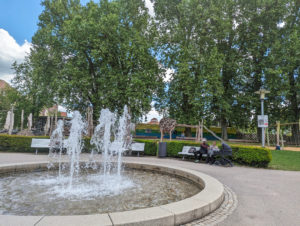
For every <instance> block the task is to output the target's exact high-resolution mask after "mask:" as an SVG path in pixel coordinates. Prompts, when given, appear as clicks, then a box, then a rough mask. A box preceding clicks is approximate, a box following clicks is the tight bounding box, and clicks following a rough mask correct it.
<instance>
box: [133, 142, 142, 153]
mask: <svg viewBox="0 0 300 226" xmlns="http://www.w3.org/2000/svg"><path fill="white" fill-rule="evenodd" d="M144 149H145V143H132V144H131V150H132V151H144Z"/></svg>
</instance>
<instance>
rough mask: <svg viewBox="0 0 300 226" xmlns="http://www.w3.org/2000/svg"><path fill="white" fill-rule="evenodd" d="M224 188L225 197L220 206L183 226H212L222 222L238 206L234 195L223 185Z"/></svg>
mask: <svg viewBox="0 0 300 226" xmlns="http://www.w3.org/2000/svg"><path fill="white" fill-rule="evenodd" d="M224 187H225V189H224V194H225V196H224V201H223V203H222V205H221V206H220V207H219V208H218V209H217V210H215V211H214V212H212V213H210V214H208V215H207V216H205V217H203V218H201V219H199V220H195V221H193V222H191V223H188V224H186V225H185V226H214V225H219V223H221V222H222V221H224V220H225V219H226V218H227V217H228V216H229V215H230V214H231V213H232V212H233V211H234V210H235V209H236V207H237V205H238V200H237V197H236V194H235V193H234V192H233V191H232V190H231V189H230V188H229V187H227V186H225V185H224Z"/></svg>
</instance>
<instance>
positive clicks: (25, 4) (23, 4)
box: [0, 0, 42, 45]
mask: <svg viewBox="0 0 300 226" xmlns="http://www.w3.org/2000/svg"><path fill="white" fill-rule="evenodd" d="M40 2H41V1H40V0H0V28H2V29H4V30H6V31H8V33H9V34H10V35H11V36H12V37H14V39H15V40H16V41H17V43H18V44H19V45H22V44H23V43H24V41H25V40H27V41H28V42H31V37H32V36H33V34H34V32H35V31H36V30H37V23H38V16H39V14H40V13H41V12H42V6H41V5H40Z"/></svg>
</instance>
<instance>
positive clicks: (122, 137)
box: [43, 106, 133, 197]
mask: <svg viewBox="0 0 300 226" xmlns="http://www.w3.org/2000/svg"><path fill="white" fill-rule="evenodd" d="M130 119H131V118H130V115H129V113H128V109H127V106H125V107H124V111H123V114H122V115H121V116H118V115H117V114H116V113H114V112H111V111H109V109H103V110H101V112H100V117H99V123H98V125H97V126H96V127H95V130H94V135H93V136H92V138H91V144H92V145H93V146H94V147H95V149H94V150H91V155H90V163H88V164H86V167H85V168H86V169H84V170H83V171H86V170H88V169H90V168H92V169H93V170H97V169H98V166H99V163H101V164H100V166H101V168H100V172H99V171H98V173H97V174H95V175H94V176H88V177H87V178H89V179H90V182H91V183H92V182H93V183H94V182H95V183H96V185H95V186H92V184H90V183H84V184H82V183H81V182H80V181H81V180H82V178H81V176H80V173H81V174H82V172H80V154H81V151H82V148H83V134H84V133H85V129H86V124H85V123H84V121H83V119H82V116H81V115H80V113H79V112H78V111H75V112H74V114H73V118H72V120H71V128H70V135H69V138H68V139H67V140H66V141H65V142H64V140H63V122H62V121H59V123H58V126H57V128H56V130H55V131H54V132H53V134H52V136H51V142H52V143H53V144H59V145H60V146H59V148H58V149H59V150H60V151H59V160H58V161H59V178H58V179H59V180H58V181H55V180H54V181H53V183H56V182H59V184H58V185H57V187H53V192H55V193H57V194H60V195H62V196H63V197H66V196H69V197H71V196H73V197H74V195H75V196H82V194H83V193H86V192H87V191H89V193H90V195H93V196H94V195H95V194H96V193H97V194H99V195H100V194H107V193H108V194H117V193H119V192H121V191H122V190H124V189H127V188H128V187H132V186H133V183H132V182H131V180H128V178H127V177H124V176H122V175H121V169H122V154H123V152H124V151H125V150H128V148H129V146H130V144H131V136H130ZM63 144H64V147H63V146H62V145H63ZM54 146H55V145H53V147H54ZM63 148H65V149H66V150H67V154H68V157H69V161H68V162H66V163H65V162H63V163H64V164H62V160H61V158H62V156H61V155H62V150H63ZM53 150H54V148H53V149H51V151H50V153H51V155H54V156H55V152H53ZM95 153H101V154H102V157H101V161H100V162H99V160H98V162H97V155H96V154H95ZM54 160H55V159H54ZM66 166H68V168H65V167H66ZM66 169H69V173H65V170H66ZM62 171H63V172H62ZM51 181H52V180H45V181H43V183H52V182H51Z"/></svg>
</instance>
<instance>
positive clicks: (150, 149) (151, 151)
mask: <svg viewBox="0 0 300 226" xmlns="http://www.w3.org/2000/svg"><path fill="white" fill-rule="evenodd" d="M134 141H136V142H139V143H145V151H144V154H145V155H152V156H156V155H157V149H158V141H156V140H144V139H134Z"/></svg>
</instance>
